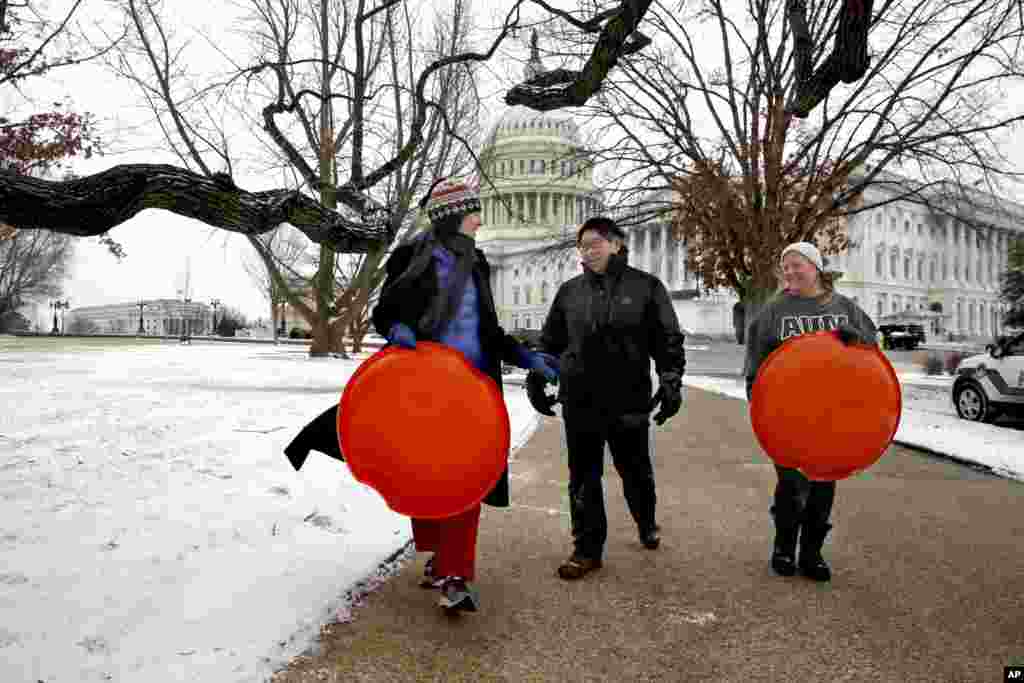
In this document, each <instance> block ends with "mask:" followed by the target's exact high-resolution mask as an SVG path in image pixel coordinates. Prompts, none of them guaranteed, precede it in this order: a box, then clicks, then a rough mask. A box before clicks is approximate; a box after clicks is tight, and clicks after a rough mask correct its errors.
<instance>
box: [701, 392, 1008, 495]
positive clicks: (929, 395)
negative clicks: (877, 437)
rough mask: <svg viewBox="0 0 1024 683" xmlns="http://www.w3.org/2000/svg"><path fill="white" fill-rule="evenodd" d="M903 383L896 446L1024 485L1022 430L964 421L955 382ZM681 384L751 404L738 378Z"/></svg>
mask: <svg viewBox="0 0 1024 683" xmlns="http://www.w3.org/2000/svg"><path fill="white" fill-rule="evenodd" d="M899 378H900V385H901V387H902V389H903V412H902V415H901V417H900V426H899V429H898V430H897V432H896V438H895V441H896V443H900V444H904V445H907V446H914V447H916V448H924V449H927V450H929V451H932V452H934V453H939V454H941V455H945V456H948V457H951V458H955V459H957V460H963V461H965V462H968V463H976V464H979V465H984V466H985V467H988V468H991V470H992V471H993V472H994V473H995V474H999V475H1002V476H1005V477H1011V478H1013V479H1019V480H1021V481H1024V430H1021V429H1015V428H1013V427H1002V426H996V425H989V424H979V423H977V422H967V421H966V420H961V419H960V418H959V417H957V414H956V408H954V407H953V402H952V399H951V398H950V390H951V387H952V385H953V378H952V377H948V376H947V377H935V376H928V375H924V374H920V373H908V372H900V373H899ZM683 383H684V384H686V385H688V386H691V387H696V388H699V389H705V390H707V391H713V392H716V393H719V394H725V395H727V396H732V397H733V398H738V399H741V400H744V401H745V400H747V397H746V391H745V390H744V386H743V383H742V381H741V380H739V379H738V378H737V379H733V378H723V377H699V376H686V377H684V378H683Z"/></svg>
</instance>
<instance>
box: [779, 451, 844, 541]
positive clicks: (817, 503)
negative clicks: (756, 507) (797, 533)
mask: <svg viewBox="0 0 1024 683" xmlns="http://www.w3.org/2000/svg"><path fill="white" fill-rule="evenodd" d="M775 473H776V474H778V475H779V481H778V483H777V484H776V485H775V500H774V505H772V509H771V512H772V515H773V516H774V517H775V518H776V520H778V521H780V522H782V523H784V524H785V523H787V522H788V523H793V524H804V525H806V526H808V527H813V528H819V527H821V526H823V525H825V524H828V519H829V516H830V515H831V514H832V502H833V501H834V500H835V497H836V483H835V482H834V481H811V480H809V479H808V478H807V477H805V476H804V475H803V473H802V472H801V471H800V470H796V469H792V468H789V467H779V466H778V465H776V466H775Z"/></svg>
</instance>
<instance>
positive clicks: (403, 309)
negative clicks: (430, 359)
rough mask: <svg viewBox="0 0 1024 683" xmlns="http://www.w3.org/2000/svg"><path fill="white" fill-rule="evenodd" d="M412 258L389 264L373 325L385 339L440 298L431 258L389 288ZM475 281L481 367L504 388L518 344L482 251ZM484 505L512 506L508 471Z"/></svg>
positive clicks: (395, 255) (400, 256) (401, 256)
mask: <svg viewBox="0 0 1024 683" xmlns="http://www.w3.org/2000/svg"><path fill="white" fill-rule="evenodd" d="M412 255H413V247H412V246H411V245H408V244H405V245H402V246H400V247H398V248H396V249H395V250H394V251H393V252H392V253H391V256H390V257H389V258H388V261H387V264H386V271H387V278H386V279H385V281H384V289H383V291H384V292H385V294H383V295H382V296H381V298H380V301H379V302H378V303H377V306H376V307H375V308H374V309H373V314H372V319H373V326H374V328H375V329H376V330H377V334H379V335H381V336H382V337H386V336H387V335H388V333H389V332H390V330H391V326H392V325H394V324H395V323H396V322H401V323H405V324H406V325H408V326H409V328H410V329H413V330H415V329H416V323H417V321H418V320H419V319H420V318H421V317H422V316H423V314H424V312H425V311H426V309H427V305H428V303H429V302H430V301H432V300H433V298H434V297H436V296H438V295H439V292H438V278H437V263H436V259H434V258H431V261H430V265H429V266H428V267H427V269H426V270H425V271H424V272H423V274H422V275H421V276H420V277H419V278H417V279H415V280H412V281H410V282H409V283H408V284H407V285H404V286H403V287H402V288H401V290H400V291H395V290H393V289H391V288H389V285H390V284H391V283H392V282H394V280H395V279H396V278H397V277H398V276H399V275H401V274H402V273H403V272H404V271H405V269H406V267H407V266H408V265H409V261H410V260H411V258H412ZM473 282H475V283H476V287H477V292H478V293H479V301H480V312H479V315H480V346H481V348H482V349H483V353H484V359H485V363H486V365H485V366H484V367H483V368H482V370H483V372H484V373H485V374H487V376H489V377H490V378H491V379H492V380H494V382H495V383H496V384H497V385H498V388H499V389H501V361H502V360H505V361H508V362H509V363H514V362H516V360H517V349H518V348H519V342H517V341H516V340H515V338H513V337H512V336H511V335H508V334H506V333H505V330H504V329H502V327H501V325H500V324H498V314H497V311H496V310H495V307H494V293H493V292H492V291H491V266H490V264H488V263H487V257H485V256H484V253H483V252H482V251H480V250H479V249H477V250H476V265H475V266H474V268H473ZM484 502H485V503H487V504H488V505H494V506H497V507H507V506H508V504H509V487H508V468H507V467H506V468H505V471H504V472H503V473H502V475H501V479H499V480H498V483H497V484H496V485H495V487H494V489H492V490H491V492H490V493H489V494H487V497H486V498H484Z"/></svg>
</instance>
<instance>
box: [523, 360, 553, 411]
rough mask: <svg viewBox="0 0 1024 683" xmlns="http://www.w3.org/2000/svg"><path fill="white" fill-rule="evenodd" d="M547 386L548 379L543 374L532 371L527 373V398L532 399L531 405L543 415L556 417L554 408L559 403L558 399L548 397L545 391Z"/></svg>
mask: <svg viewBox="0 0 1024 683" xmlns="http://www.w3.org/2000/svg"><path fill="white" fill-rule="evenodd" d="M547 384H548V379H547V378H546V377H545V376H544V375H543V374H542V373H541V372H539V371H537V370H531V371H530V372H528V373H526V397H527V398H528V399H530V405H532V406H533V409H534V410H536V411H537V412H538V413H540V414H541V415H548V416H551V417H554V415H555V411H554V410H552V408H553V407H554V405H555V404H556V403H558V397H557V396H548V394H547V393H546V392H545V391H544V387H545V386H546V385H547Z"/></svg>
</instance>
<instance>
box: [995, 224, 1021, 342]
mask: <svg viewBox="0 0 1024 683" xmlns="http://www.w3.org/2000/svg"><path fill="white" fill-rule="evenodd" d="M999 298H1000V299H1002V300H1003V301H1004V302H1005V303H1006V304H1007V305H1008V306H1009V309H1008V310H1007V311H1006V314H1005V316H1004V317H1003V324H1004V325H1010V326H1012V327H1024V239H1021V238H1017V239H1015V240H1013V241H1012V242H1011V243H1010V252H1009V254H1008V258H1007V261H1006V271H1005V272H1004V273H1002V275H1001V277H1000V285H999Z"/></svg>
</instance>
